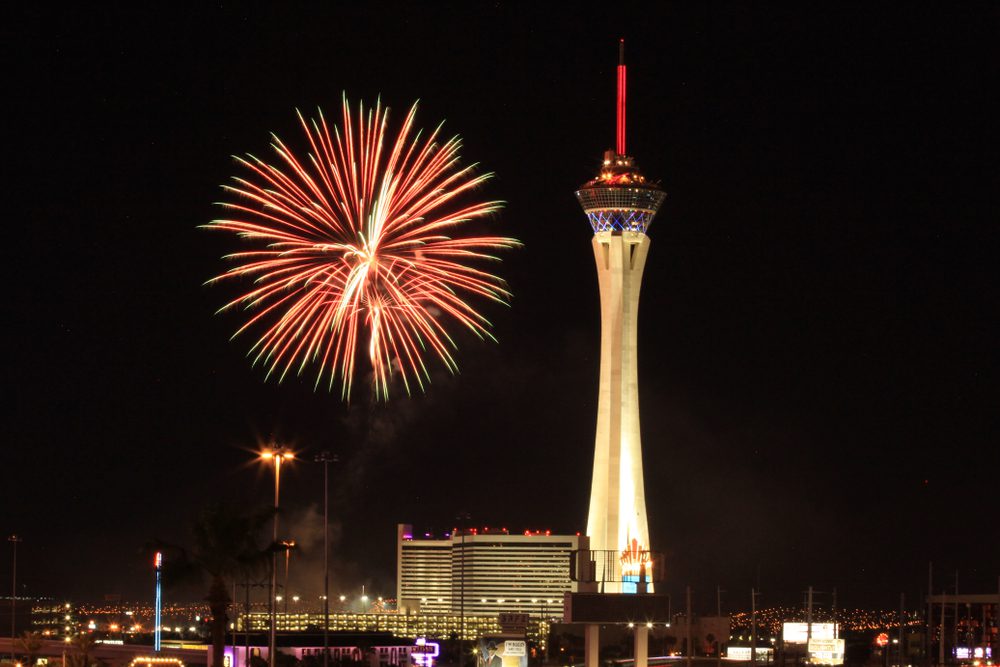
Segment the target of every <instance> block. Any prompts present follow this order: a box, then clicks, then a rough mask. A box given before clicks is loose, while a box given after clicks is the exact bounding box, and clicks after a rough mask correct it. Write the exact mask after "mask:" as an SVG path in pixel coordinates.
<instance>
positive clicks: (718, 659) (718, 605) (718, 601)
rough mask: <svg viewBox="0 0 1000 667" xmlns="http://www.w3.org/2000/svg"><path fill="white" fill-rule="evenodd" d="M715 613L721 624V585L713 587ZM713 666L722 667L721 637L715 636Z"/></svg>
mask: <svg viewBox="0 0 1000 667" xmlns="http://www.w3.org/2000/svg"><path fill="white" fill-rule="evenodd" d="M715 615H716V617H717V618H718V619H719V620H718V624H719V627H721V626H722V586H718V585H716V587H715ZM715 667H722V637H716V638H715Z"/></svg>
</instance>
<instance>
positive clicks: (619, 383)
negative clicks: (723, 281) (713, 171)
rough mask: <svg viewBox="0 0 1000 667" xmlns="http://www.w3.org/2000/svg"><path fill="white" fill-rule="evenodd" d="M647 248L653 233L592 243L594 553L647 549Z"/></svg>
mask: <svg viewBox="0 0 1000 667" xmlns="http://www.w3.org/2000/svg"><path fill="white" fill-rule="evenodd" d="M649 243H650V242H649V237H648V236H646V235H645V234H644V233H642V232H635V231H622V232H610V231H606V232H598V233H596V234H595V235H594V238H593V248H594V259H595V261H596V263H597V276H598V281H599V284H600V291H601V371H600V390H599V392H600V393H599V399H598V409H597V436H596V439H595V449H594V475H593V481H592V485H591V495H590V513H589V517H588V521H587V535H588V536H590V547H591V549H593V550H595V551H614V552H617V553H618V554H621V553H623V552H624V551H626V550H628V549H629V548H630V547H632V545H633V543H635V544H636V545H637V546H638V548H639V549H640V550H648V549H649V548H650V544H649V529H648V526H647V522H646V500H645V490H644V487H643V477H642V445H641V440H640V435H639V377H638V358H637V356H638V355H637V352H638V345H637V342H638V341H637V336H636V334H637V324H638V315H639V291H640V288H641V286H642V272H643V268H644V267H645V264H646V255H647V253H648V251H649ZM604 562H606V563H610V562H613V563H614V564H615V565H614V567H617V568H618V571H617V572H615V573H601V572H597V573H596V574H597V575H598V577H599V578H600V579H602V580H605V581H607V580H609V579H611V580H620V579H621V574H622V572H621V565H620V564H619V563H618V559H617V558H613V559H610V560H609V559H604ZM599 567H600V566H599ZM605 590H606V591H608V592H619V591H620V590H621V586H620V585H619V584H609V585H606V586H605Z"/></svg>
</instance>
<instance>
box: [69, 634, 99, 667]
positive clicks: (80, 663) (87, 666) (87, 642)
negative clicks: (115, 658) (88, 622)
mask: <svg viewBox="0 0 1000 667" xmlns="http://www.w3.org/2000/svg"><path fill="white" fill-rule="evenodd" d="M96 644H97V640H96V639H94V635H92V634H89V633H85V634H80V635H77V636H75V637H73V639H71V640H70V646H72V647H73V651H74V653H73V655H70V656H67V658H68V659H67V665H70V667H91V660H90V652H91V651H93V650H94V646H95V645H96Z"/></svg>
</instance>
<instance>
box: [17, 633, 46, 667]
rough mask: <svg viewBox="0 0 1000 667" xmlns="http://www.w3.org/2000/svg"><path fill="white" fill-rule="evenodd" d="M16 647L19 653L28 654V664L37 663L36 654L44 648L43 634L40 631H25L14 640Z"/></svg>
mask: <svg viewBox="0 0 1000 667" xmlns="http://www.w3.org/2000/svg"><path fill="white" fill-rule="evenodd" d="M14 647H15V648H16V650H17V651H18V653H23V654H24V655H26V656H28V664H29V665H34V664H35V656H36V655H37V654H38V651H39V650H40V649H41V648H42V634H41V633H40V632H23V633H21V636H20V637H18V638H17V639H15V640H14Z"/></svg>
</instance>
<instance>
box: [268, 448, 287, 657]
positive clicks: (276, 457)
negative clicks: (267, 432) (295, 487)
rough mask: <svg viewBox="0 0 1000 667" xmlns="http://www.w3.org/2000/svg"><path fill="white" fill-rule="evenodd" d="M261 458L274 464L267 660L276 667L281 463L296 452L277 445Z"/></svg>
mask: <svg viewBox="0 0 1000 667" xmlns="http://www.w3.org/2000/svg"><path fill="white" fill-rule="evenodd" d="M260 458H261V460H262V461H266V462H268V463H272V464H274V530H273V534H272V541H271V595H270V596H269V599H268V605H269V607H270V612H271V613H270V617H271V622H270V626H271V627H270V636H269V638H268V646H267V660H268V662H269V663H270V665H271V667H275V665H277V664H278V663H277V661H276V660H275V659H274V651H275V639H276V636H275V630H276V626H277V624H278V613H277V612H278V610H277V607H276V606H275V598H276V597H277V595H278V551H277V549H276V547H277V545H278V509H279V507H280V506H281V502H280V499H281V464H282V463H284V462H285V461H290V460H292V459H294V458H295V454H294V453H293V452H292V451H291V450H290V449H288V448H287V447H275V448H274V449H269V450H265V451H263V452H261V454H260Z"/></svg>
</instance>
